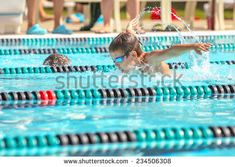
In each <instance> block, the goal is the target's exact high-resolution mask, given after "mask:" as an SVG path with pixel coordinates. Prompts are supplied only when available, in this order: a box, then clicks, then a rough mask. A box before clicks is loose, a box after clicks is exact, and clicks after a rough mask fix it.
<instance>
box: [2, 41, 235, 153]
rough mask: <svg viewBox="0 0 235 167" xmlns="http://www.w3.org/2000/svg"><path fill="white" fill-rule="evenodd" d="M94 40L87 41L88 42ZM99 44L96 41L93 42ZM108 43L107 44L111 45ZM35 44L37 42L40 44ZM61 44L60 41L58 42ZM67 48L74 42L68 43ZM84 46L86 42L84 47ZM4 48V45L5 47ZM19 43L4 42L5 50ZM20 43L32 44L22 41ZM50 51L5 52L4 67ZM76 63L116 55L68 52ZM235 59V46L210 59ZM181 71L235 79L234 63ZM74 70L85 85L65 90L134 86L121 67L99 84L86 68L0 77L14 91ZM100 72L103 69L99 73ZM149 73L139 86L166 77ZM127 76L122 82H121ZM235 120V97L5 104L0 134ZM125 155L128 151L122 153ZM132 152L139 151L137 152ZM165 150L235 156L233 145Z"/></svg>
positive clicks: (52, 83) (37, 61) (51, 85)
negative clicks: (115, 78)
mask: <svg viewBox="0 0 235 167" xmlns="http://www.w3.org/2000/svg"><path fill="white" fill-rule="evenodd" d="M86 46H89V44H84V47H86ZM95 46H99V45H98V44H97V45H92V46H90V47H95ZM106 46H107V45H106ZM35 47H36V46H35ZM58 47H59V46H58ZM66 47H68V48H69V47H74V46H72V45H71V46H69V45H66ZM80 47H81V46H80ZM0 48H1V47H0ZM4 48H7V49H10V48H14V47H13V46H12V47H11V46H7V47H6V46H3V47H2V48H1V49H4ZM18 48H21V49H22V48H29V47H27V46H20V47H19V46H18ZM47 56H48V54H25V55H7V56H6V55H1V56H0V60H1V61H0V67H1V68H3V67H41V66H42V63H43V61H44V59H45V58H46V57H47ZM68 57H69V58H70V59H71V61H72V65H79V66H81V65H111V64H113V63H112V60H111V59H110V57H109V55H108V53H97V54H68ZM230 60H235V49H233V50H230V51H221V50H220V51H216V52H211V53H210V61H230ZM167 62H188V63H190V59H189V53H188V54H185V55H182V56H181V57H178V58H174V59H172V60H169V61H167ZM176 74H177V75H180V74H182V78H181V79H180V83H181V84H182V85H183V86H187V85H191V86H192V85H210V84H234V83H235V65H227V64H225V65H221V64H211V65H210V67H209V71H202V70H198V71H193V70H192V69H177V70H176ZM68 75H71V76H73V77H76V78H79V79H80V80H81V81H82V83H83V86H84V87H82V85H79V84H75V81H73V80H71V81H70V83H69V84H67V85H64V86H63V87H61V88H63V89H79V88H82V89H88V88H96V89H98V88H101V87H102V86H105V88H113V87H114V86H115V87H124V88H127V87H131V86H133V85H132V83H131V82H130V81H129V80H128V79H126V80H121V78H122V77H123V76H124V75H125V74H121V73H120V72H119V71H118V70H116V71H110V72H107V73H105V78H104V79H103V80H102V82H103V84H101V80H97V85H94V84H93V83H89V85H87V83H88V82H89V81H88V80H89V79H91V78H92V77H93V75H94V73H92V72H85V73H70V74H67V73H56V74H2V75H1V76H0V92H5V91H6V92H9V91H32V90H56V89H59V88H60V86H61V84H60V83H58V81H57V79H58V77H62V78H64V79H61V81H63V82H65V83H66V81H67V80H66V79H67V78H66V77H68ZM96 75H101V73H99V72H98V73H96ZM112 75H116V76H119V79H120V80H119V81H118V82H116V83H115V84H114V85H110V84H109V77H110V76H112ZM148 79H149V78H146V79H144V81H142V78H141V74H139V73H136V78H135V80H136V82H137V83H138V84H137V86H134V87H143V83H142V82H144V84H145V85H146V86H147V87H152V86H156V84H157V81H159V80H160V79H161V75H160V74H156V76H155V77H154V79H153V80H151V81H149V80H148ZM121 81H122V82H121ZM165 84H170V85H173V84H174V83H173V80H172V78H166V81H165ZM234 121H235V98H219V97H214V98H203V97H199V98H192V99H183V98H182V99H177V100H173V101H170V100H167V99H166V100H160V101H159V100H157V99H154V100H153V101H152V102H141V103H131V102H128V103H125V104H122V103H119V104H116V103H115V102H113V101H111V102H104V104H96V105H92V102H91V100H83V101H81V102H80V103H77V104H64V105H56V106H34V107H25V108H22V107H18V108H17V106H14V105H12V106H9V107H5V108H4V105H1V108H0V136H5V135H8V136H15V135H32V134H43V133H47V132H53V133H59V134H67V133H88V132H89V133H92V132H100V131H105V132H109V131H123V130H136V129H154V128H161V127H172V126H174V127H193V126H233V125H234ZM146 152H148V151H146ZM120 154H123V155H125V152H124V151H123V153H120ZM132 154H137V152H134V153H132ZM153 154H154V153H149V154H147V153H145V152H138V154H137V155H153ZM163 155H234V149H227V150H223V151H221V152H219V151H217V150H210V149H209V150H205V151H201V150H196V151H195V150H194V151H191V152H189V151H185V152H179V153H167V154H163Z"/></svg>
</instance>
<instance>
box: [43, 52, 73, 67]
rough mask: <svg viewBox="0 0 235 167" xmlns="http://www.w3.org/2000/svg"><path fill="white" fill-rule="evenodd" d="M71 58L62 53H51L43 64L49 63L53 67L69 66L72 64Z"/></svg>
mask: <svg viewBox="0 0 235 167" xmlns="http://www.w3.org/2000/svg"><path fill="white" fill-rule="evenodd" d="M70 62H71V61H70V60H69V58H68V57H67V56H64V55H60V54H57V53H54V54H51V55H50V56H48V57H47V58H46V59H45V60H44V62H43V65H49V66H51V67H56V66H68V65H69V64H70Z"/></svg>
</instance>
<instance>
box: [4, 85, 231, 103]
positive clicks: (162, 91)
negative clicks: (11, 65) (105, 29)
mask: <svg viewBox="0 0 235 167" xmlns="http://www.w3.org/2000/svg"><path fill="white" fill-rule="evenodd" d="M234 93H235V85H199V86H195V85H194V86H176V87H174V86H169V87H157V86H156V87H148V88H119V89H118V88H117V89H85V90H84V89H76V90H75V89H72V90H71V89H65V90H39V91H24V92H0V101H24V100H39V101H48V100H49V101H51V100H52V101H57V100H62V101H63V100H71V99H106V98H114V99H115V98H130V97H151V96H154V97H161V96H163V97H168V96H184V97H187V96H204V95H205V96H208V97H213V96H216V95H221V94H222V95H223V94H228V95H230V94H234ZM52 105H53V104H52Z"/></svg>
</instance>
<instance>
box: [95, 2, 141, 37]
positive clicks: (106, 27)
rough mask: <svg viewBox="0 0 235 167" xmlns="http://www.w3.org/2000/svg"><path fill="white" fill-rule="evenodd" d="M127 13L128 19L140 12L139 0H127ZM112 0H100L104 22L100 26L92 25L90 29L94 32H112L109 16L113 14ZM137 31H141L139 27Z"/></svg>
mask: <svg viewBox="0 0 235 167" xmlns="http://www.w3.org/2000/svg"><path fill="white" fill-rule="evenodd" d="M126 6H127V13H128V14H129V16H130V20H132V19H134V18H135V17H136V16H137V15H138V14H139V12H140V2H139V0H127V3H126ZM113 7H114V0H102V1H101V13H102V15H103V17H104V24H103V25H102V26H98V27H94V28H93V29H92V31H94V32H96V33H110V32H113V26H112V23H111V18H112V14H113ZM137 31H139V33H142V31H143V30H142V29H141V28H140V27H138V28H137Z"/></svg>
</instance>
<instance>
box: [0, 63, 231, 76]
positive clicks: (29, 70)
mask: <svg viewBox="0 0 235 167" xmlns="http://www.w3.org/2000/svg"><path fill="white" fill-rule="evenodd" d="M210 63H211V64H219V65H235V61H234V60H229V61H211V62H210ZM167 64H168V65H169V68H170V69H189V68H190V65H189V63H187V62H176V63H175V62H174V63H167ZM116 69H117V68H116V67H115V65H96V66H93V65H91V66H58V67H14V68H13V67H11V68H0V74H36V73H41V74H42V73H66V72H80V73H81V72H88V71H90V72H110V71H114V70H116Z"/></svg>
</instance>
